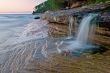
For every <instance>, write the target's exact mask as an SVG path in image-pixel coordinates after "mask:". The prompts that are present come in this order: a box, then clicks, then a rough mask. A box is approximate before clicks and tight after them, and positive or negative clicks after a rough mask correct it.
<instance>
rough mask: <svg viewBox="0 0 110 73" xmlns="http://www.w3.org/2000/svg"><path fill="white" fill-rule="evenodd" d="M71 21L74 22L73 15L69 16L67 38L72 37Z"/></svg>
mask: <svg viewBox="0 0 110 73" xmlns="http://www.w3.org/2000/svg"><path fill="white" fill-rule="evenodd" d="M73 22H74V19H73V17H72V16H69V33H68V37H69V38H71V37H72V27H73Z"/></svg>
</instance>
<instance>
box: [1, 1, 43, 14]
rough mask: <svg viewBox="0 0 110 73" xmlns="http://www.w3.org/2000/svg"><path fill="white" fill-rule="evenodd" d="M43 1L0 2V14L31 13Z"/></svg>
mask: <svg viewBox="0 0 110 73" xmlns="http://www.w3.org/2000/svg"><path fill="white" fill-rule="evenodd" d="M43 1H45V0H0V13H32V11H33V10H34V6H36V5H38V4H39V3H42V2H43Z"/></svg>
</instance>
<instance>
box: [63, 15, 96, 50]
mask: <svg viewBox="0 0 110 73" xmlns="http://www.w3.org/2000/svg"><path fill="white" fill-rule="evenodd" d="M96 16H97V14H89V15H88V16H86V17H84V18H83V19H82V21H81V23H80V26H79V29H78V34H77V35H76V36H77V37H76V40H74V41H73V40H72V41H67V42H65V43H66V44H69V45H67V47H66V48H65V49H62V50H65V51H68V50H69V51H73V50H77V49H78V50H83V49H86V48H87V49H88V48H93V47H94V46H93V45H91V44H90V43H88V38H89V34H90V33H91V30H93V25H92V24H91V22H92V21H93V20H94V19H95V17H96ZM70 21H71V26H72V24H73V22H72V21H73V20H72V19H71V20H70ZM69 29H70V32H71V28H70V26H69ZM71 33H72V32H71Z"/></svg>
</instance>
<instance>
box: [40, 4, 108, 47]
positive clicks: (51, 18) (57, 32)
mask: <svg viewBox="0 0 110 73" xmlns="http://www.w3.org/2000/svg"><path fill="white" fill-rule="evenodd" d="M89 13H97V14H99V16H98V18H97V20H96V30H95V36H94V37H91V39H92V40H93V42H95V43H98V44H103V45H108V46H109V45H110V26H109V23H110V2H106V3H100V4H91V5H88V6H82V7H78V8H74V9H67V10H59V11H56V12H51V11H50V12H46V13H44V14H43V15H42V19H44V20H47V21H48V22H49V24H48V26H49V35H50V36H52V37H58V36H65V35H68V34H67V33H68V32H69V30H68V26H69V18H70V17H73V20H74V21H73V29H72V31H73V35H74V34H75V32H76V31H77V29H78V26H79V22H80V20H81V19H82V18H83V16H85V15H87V14H89Z"/></svg>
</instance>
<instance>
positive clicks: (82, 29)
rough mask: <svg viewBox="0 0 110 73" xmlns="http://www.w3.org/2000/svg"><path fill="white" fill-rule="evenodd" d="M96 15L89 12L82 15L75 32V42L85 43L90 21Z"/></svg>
mask: <svg viewBox="0 0 110 73" xmlns="http://www.w3.org/2000/svg"><path fill="white" fill-rule="evenodd" d="M96 16H97V14H89V15H88V16H86V17H84V18H83V19H82V21H81V24H80V26H79V31H78V34H77V38H76V42H80V43H81V44H87V42H88V36H89V32H90V30H91V21H92V20H93V19H94V18H95V17H96Z"/></svg>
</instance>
